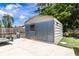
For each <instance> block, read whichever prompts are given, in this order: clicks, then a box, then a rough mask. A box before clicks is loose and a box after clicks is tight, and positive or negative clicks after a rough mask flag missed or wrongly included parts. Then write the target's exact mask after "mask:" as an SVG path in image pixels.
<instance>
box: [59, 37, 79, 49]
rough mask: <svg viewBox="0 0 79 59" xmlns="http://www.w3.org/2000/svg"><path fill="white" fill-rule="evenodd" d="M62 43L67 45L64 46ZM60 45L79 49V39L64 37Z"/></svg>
mask: <svg viewBox="0 0 79 59" xmlns="http://www.w3.org/2000/svg"><path fill="white" fill-rule="evenodd" d="M61 42H65V43H66V44H63V43H61ZM59 45H61V46H65V47H69V48H79V39H76V38H73V37H64V38H63V39H62V40H61V41H60V43H59Z"/></svg>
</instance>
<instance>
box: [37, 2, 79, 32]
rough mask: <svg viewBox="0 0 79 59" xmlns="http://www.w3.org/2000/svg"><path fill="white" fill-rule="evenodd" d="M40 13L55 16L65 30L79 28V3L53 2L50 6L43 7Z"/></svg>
mask: <svg viewBox="0 0 79 59" xmlns="http://www.w3.org/2000/svg"><path fill="white" fill-rule="evenodd" d="M38 6H39V5H38ZM40 6H41V5H40ZM40 15H52V16H54V17H55V18H57V19H58V20H59V21H60V22H61V23H62V24H63V27H64V28H63V29H64V31H66V30H67V29H68V28H71V29H74V28H76V27H78V28H79V26H78V24H79V4H74V3H73V4H69V3H67V4H65V3H64V4H63V3H62V4H51V5H50V6H48V7H46V8H43V9H42V10H41V13H40Z"/></svg>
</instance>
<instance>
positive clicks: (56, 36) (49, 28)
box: [25, 20, 63, 44]
mask: <svg viewBox="0 0 79 59" xmlns="http://www.w3.org/2000/svg"><path fill="white" fill-rule="evenodd" d="M34 25H35V31H30V26H29V25H26V29H25V30H26V37H27V38H29V39H35V40H39V41H44V42H48V43H56V44H57V43H58V42H59V41H60V40H61V39H62V37H63V32H62V24H61V23H60V22H58V21H55V20H49V21H45V22H39V23H35V24H34Z"/></svg>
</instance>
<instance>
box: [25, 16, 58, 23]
mask: <svg viewBox="0 0 79 59" xmlns="http://www.w3.org/2000/svg"><path fill="white" fill-rule="evenodd" d="M49 20H56V18H54V17H53V16H48V15H45V16H43V15H39V16H34V17H32V18H30V19H29V20H28V21H26V23H25V24H34V23H39V22H45V21H49ZM56 21H57V22H59V21H58V20H56Z"/></svg>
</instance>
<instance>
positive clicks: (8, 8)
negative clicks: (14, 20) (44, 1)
mask: <svg viewBox="0 0 79 59" xmlns="http://www.w3.org/2000/svg"><path fill="white" fill-rule="evenodd" d="M20 7H21V5H19V4H9V5H7V6H6V7H5V9H6V10H12V9H19V8H20Z"/></svg>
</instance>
